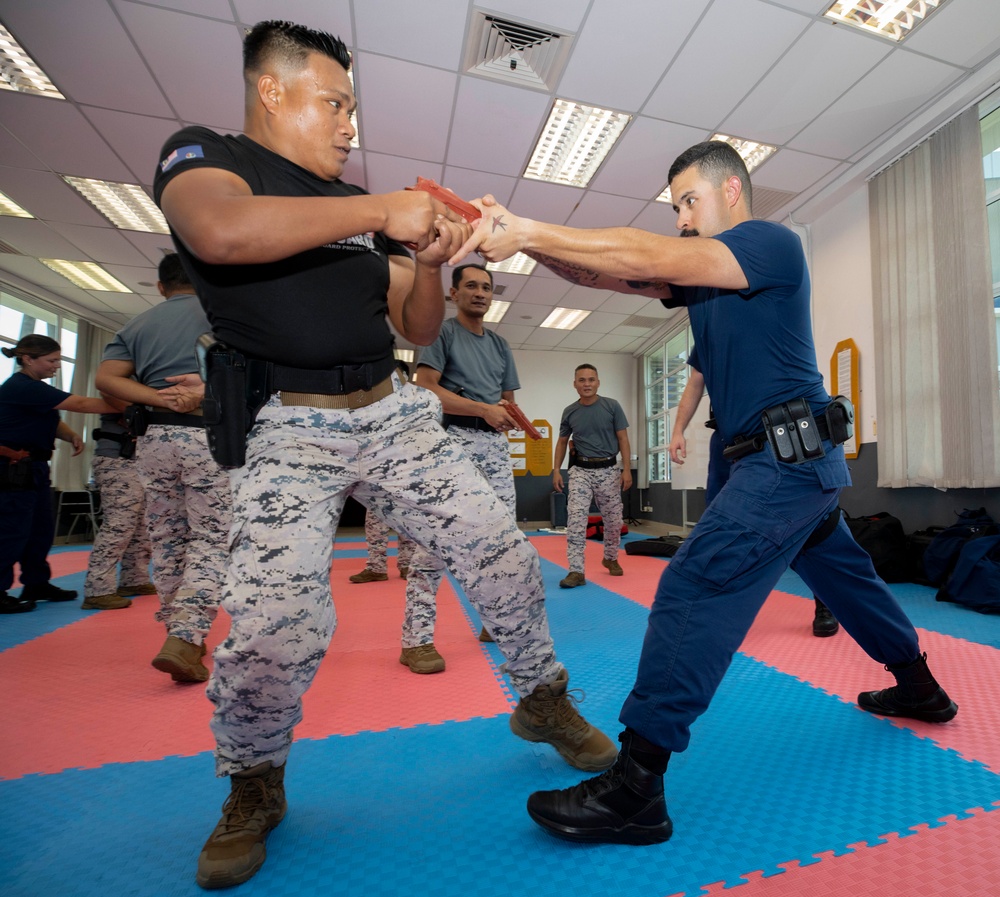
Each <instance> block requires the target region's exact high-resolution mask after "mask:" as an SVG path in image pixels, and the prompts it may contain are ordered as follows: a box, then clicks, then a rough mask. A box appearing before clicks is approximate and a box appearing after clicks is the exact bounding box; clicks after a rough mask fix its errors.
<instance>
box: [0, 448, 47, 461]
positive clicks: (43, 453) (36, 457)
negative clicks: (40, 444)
mask: <svg viewBox="0 0 1000 897" xmlns="http://www.w3.org/2000/svg"><path fill="white" fill-rule="evenodd" d="M4 448H9V449H10V450H11V451H13V452H27V453H28V457H29V458H30V459H31V460H32V461H51V460H52V449H36V448H29V447H28V446H22V445H5V446H4Z"/></svg>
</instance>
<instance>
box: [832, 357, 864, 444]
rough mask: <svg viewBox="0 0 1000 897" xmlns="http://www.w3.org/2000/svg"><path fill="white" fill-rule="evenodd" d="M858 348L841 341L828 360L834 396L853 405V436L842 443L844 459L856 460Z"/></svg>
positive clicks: (859, 399)
mask: <svg viewBox="0 0 1000 897" xmlns="http://www.w3.org/2000/svg"><path fill="white" fill-rule="evenodd" d="M858 359H859V353H858V347H857V344H856V343H855V342H854V340H852V339H845V340H841V341H840V342H839V343H837V346H836V348H835V349H834V350H833V357H832V358H831V359H830V383H831V384H832V387H831V389H832V392H833V395H835V396H847V398H849V399H850V400H851V404H852V405H854V435H853V436H852V437H851V438H850V439H848V440H847V442H845V443H844V457H846V458H857V457H858V445H859V443H860V441H861V389H860V385H859V380H858Z"/></svg>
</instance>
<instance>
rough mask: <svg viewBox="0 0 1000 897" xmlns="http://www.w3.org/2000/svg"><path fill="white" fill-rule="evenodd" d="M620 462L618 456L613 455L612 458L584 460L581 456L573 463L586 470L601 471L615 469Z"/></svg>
mask: <svg viewBox="0 0 1000 897" xmlns="http://www.w3.org/2000/svg"><path fill="white" fill-rule="evenodd" d="M617 462H618V456H617V455H612V456H611V457H610V458H582V457H580V456H579V455H577V456H576V459H575V460H574V461H573V463H574V464H575V465H576V466H577V467H582V468H583V469H584V470H600V469H601V468H603V467H614V466H615V464H616V463H617Z"/></svg>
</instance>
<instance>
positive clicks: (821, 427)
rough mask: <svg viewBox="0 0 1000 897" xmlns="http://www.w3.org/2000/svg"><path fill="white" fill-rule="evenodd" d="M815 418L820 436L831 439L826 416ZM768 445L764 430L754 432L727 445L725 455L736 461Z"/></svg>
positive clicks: (760, 450) (823, 438) (824, 439)
mask: <svg viewBox="0 0 1000 897" xmlns="http://www.w3.org/2000/svg"><path fill="white" fill-rule="evenodd" d="M814 420H815V421H816V432H817V433H819V438H820V439H821V440H822V441H824V442H826V441H827V440H829V439H830V427H829V426H828V425H827V422H826V417H825V416H824V415H822V414H820V415H818V416H815V417H814ZM766 445H767V434H766V433H765V432H763V430H762V431H761V432H760V433H754V435H753V436H737V437H736V439H734V440H733V441H732V442H730V443H728V444H727V445H726V448H725V452H726V454H725V457H726V459H727V460H729V461H736V460H737V459H739V458H742V457H743V456H744V455H752V454H753V453H754V452H762V451H764V447H765V446H766Z"/></svg>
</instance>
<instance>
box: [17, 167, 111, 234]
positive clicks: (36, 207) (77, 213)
mask: <svg viewBox="0 0 1000 897" xmlns="http://www.w3.org/2000/svg"><path fill="white" fill-rule="evenodd" d="M0 192H2V193H6V194H7V195H8V196H9V197H10V198H11V199H13V200H14V202H16V203H17V204H18V205H19V206H21V207H22V208H23V209H26V210H27V211H28V212H30V213H31V214H32V215H34V216H35V217H36V218H40V219H42V220H43V221H67V222H69V223H71V224H89V225H93V226H100V225H105V224H107V225H108V226H109V227H110V226H111V225H110V224H109V223H108V220H107V219H106V218H105V217H104V216H103V215H102V214H101V213H100V212H98V211H97V209H95V208H94V207H93V206H92V205H90V203H88V202H87V201H86V200H85V199H84V198H83V197H82V196H80V194H79V193H77V192H76V191H75V190H74V189H73V188H72V187H70V185H69V184H67V183H66V182H65V181H64V180H63V179H62V178H61V177H59V176H58V175H55V174H52V173H51V172H49V171H30V170H26V169H23V168H7V167H5V166H0Z"/></svg>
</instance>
